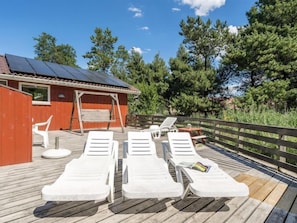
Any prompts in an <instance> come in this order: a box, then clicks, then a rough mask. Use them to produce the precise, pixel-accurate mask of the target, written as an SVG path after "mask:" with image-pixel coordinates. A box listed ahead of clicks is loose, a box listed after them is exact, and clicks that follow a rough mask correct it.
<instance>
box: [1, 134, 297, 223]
mask: <svg viewBox="0 0 297 223" xmlns="http://www.w3.org/2000/svg"><path fill="white" fill-rule="evenodd" d="M113 130H114V132H115V136H114V137H115V139H116V140H118V141H119V142H120V149H119V159H120V160H119V162H120V164H119V167H120V169H119V172H118V173H116V176H115V202H114V203H113V204H110V203H107V202H98V203H94V202H92V201H89V202H61V203H58V204H56V203H54V202H45V201H43V200H41V189H42V187H43V186H44V185H46V184H51V183H52V182H54V181H55V180H56V179H57V177H58V176H59V175H60V174H61V173H62V171H63V170H64V166H65V164H66V163H67V162H69V161H70V160H71V159H73V158H77V157H79V156H80V155H81V153H82V149H83V146H84V142H85V139H86V137H87V134H85V135H84V136H80V135H79V134H74V133H70V132H66V131H52V132H50V143H51V147H54V141H55V137H57V136H59V142H60V143H59V144H60V147H61V148H67V149H70V150H71V151H72V154H71V155H70V156H68V157H66V158H61V159H43V158H41V154H42V152H44V151H45V149H43V148H42V147H40V146H39V145H34V146H33V162H31V163H24V164H17V165H10V166H3V167H0V222H1V223H2V222H22V223H23V222H145V223H148V222H215V223H218V222H236V223H238V222H251V223H255V222H257V223H258V222H277V223H281V222H287V223H289V222H291V223H293V222H295V223H296V222H297V180H296V178H293V177H291V176H288V175H285V174H280V173H278V172H276V171H274V170H272V169H269V168H267V167H265V166H263V165H260V164H258V163H256V162H253V161H251V160H249V159H247V158H243V157H241V156H239V155H236V154H233V153H230V152H225V151H223V150H221V149H218V148H209V147H208V146H205V145H200V146H199V147H197V151H198V153H199V154H200V155H202V156H204V157H208V158H210V159H212V160H214V161H215V162H217V163H218V164H219V165H220V167H221V168H223V169H224V170H225V171H226V172H228V173H229V174H230V175H231V176H233V177H234V178H236V179H237V180H238V181H240V182H244V183H246V184H247V185H248V186H249V189H250V196H249V197H241V198H232V199H229V198H218V199H213V198H186V199H184V200H177V201H175V200H172V199H164V200H154V199H147V200H127V201H124V202H123V201H122V199H121V180H122V178H121V177H122V176H121V159H122V142H123V140H125V139H127V134H126V133H121V129H113ZM128 130H129V129H126V131H125V132H127V131H128ZM132 130H133V129H132ZM165 139H166V137H163V138H161V139H159V140H156V144H157V148H158V155H159V156H160V157H161V156H162V149H161V141H162V140H165ZM36 140H37V141H38V140H39V138H38V137H35V138H34V141H36ZM172 173H173V171H172Z"/></svg>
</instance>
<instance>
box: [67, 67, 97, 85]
mask: <svg viewBox="0 0 297 223" xmlns="http://www.w3.org/2000/svg"><path fill="white" fill-rule="evenodd" d="M63 68H64V69H65V70H67V71H68V72H69V73H71V74H72V75H73V76H74V78H75V80H78V81H85V82H93V81H92V80H91V79H90V78H89V77H88V76H87V75H85V74H84V73H83V72H81V71H80V70H81V69H80V68H75V67H70V66H65V65H63Z"/></svg>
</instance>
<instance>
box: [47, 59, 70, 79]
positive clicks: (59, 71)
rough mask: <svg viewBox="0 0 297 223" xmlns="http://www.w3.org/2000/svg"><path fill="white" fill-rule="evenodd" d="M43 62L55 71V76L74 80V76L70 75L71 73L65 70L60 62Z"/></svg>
mask: <svg viewBox="0 0 297 223" xmlns="http://www.w3.org/2000/svg"><path fill="white" fill-rule="evenodd" d="M45 64H46V65H47V66H48V67H49V68H51V69H52V70H53V71H54V72H55V74H56V76H57V77H59V78H63V79H70V80H75V78H74V76H72V75H71V73H69V72H68V71H67V70H65V69H64V68H63V67H62V66H61V65H60V64H57V63H50V62H45Z"/></svg>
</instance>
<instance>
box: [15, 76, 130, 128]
mask: <svg viewBox="0 0 297 223" xmlns="http://www.w3.org/2000/svg"><path fill="white" fill-rule="evenodd" d="M9 85H10V86H11V87H14V88H18V82H16V81H9ZM74 90H82V89H76V88H71V87H61V86H54V85H53V86H51V87H50V93H51V103H50V105H32V118H33V123H36V122H44V121H46V120H47V119H48V118H49V116H50V115H54V116H53V119H52V122H51V125H50V130H60V129H63V130H65V129H69V127H70V119H71V112H72V107H73V98H74ZM61 93H62V94H64V96H65V98H58V95H59V94H61ZM118 97H119V103H120V109H121V114H122V120H123V122H124V125H125V117H126V115H127V113H128V105H127V103H128V102H127V101H128V98H127V94H118ZM82 103H83V108H96V109H110V108H111V98H110V97H109V96H94V95H88V96H83V97H82ZM114 111H115V114H116V120H117V121H116V122H111V123H110V127H120V126H121V125H120V120H119V117H118V111H117V107H116V106H115V107H114ZM74 117H75V119H74V121H73V123H72V129H73V130H77V129H79V122H78V117H77V109H76V104H75V113H74ZM107 124H108V123H107V122H106V123H84V126H83V127H84V129H88V128H90V129H91V128H106V127H107Z"/></svg>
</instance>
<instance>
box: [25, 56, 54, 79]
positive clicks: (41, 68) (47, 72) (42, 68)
mask: <svg viewBox="0 0 297 223" xmlns="http://www.w3.org/2000/svg"><path fill="white" fill-rule="evenodd" d="M27 61H28V63H29V64H30V65H31V67H32V68H33V69H34V71H35V73H36V74H38V75H42V76H50V77H57V75H56V73H55V72H54V71H53V70H52V69H50V68H49V67H48V66H47V65H46V63H45V62H44V61H41V60H33V59H29V58H27Z"/></svg>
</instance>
